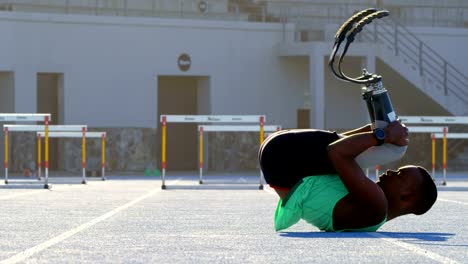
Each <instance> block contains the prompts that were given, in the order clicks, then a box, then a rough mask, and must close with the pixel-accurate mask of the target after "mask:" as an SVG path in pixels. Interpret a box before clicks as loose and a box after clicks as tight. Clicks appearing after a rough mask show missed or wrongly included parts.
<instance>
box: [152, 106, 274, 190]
mask: <svg viewBox="0 0 468 264" xmlns="http://www.w3.org/2000/svg"><path fill="white" fill-rule="evenodd" d="M160 122H161V141H162V142H161V172H162V173H161V182H162V184H161V189H163V190H165V189H166V188H167V186H166V162H167V160H166V148H167V144H166V143H167V142H166V139H167V137H166V133H167V123H196V124H204V123H218V124H219V123H258V124H259V125H260V136H259V140H260V142H262V143H263V140H264V134H263V127H264V125H265V122H266V119H265V115H160Z"/></svg>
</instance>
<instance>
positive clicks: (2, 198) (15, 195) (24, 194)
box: [0, 190, 44, 200]
mask: <svg viewBox="0 0 468 264" xmlns="http://www.w3.org/2000/svg"><path fill="white" fill-rule="evenodd" d="M38 192H44V190H36V191H32V192H25V193H15V194H10V195H3V196H0V200H8V199H12V198H17V197H21V196H26V195H30V194H35V193H38Z"/></svg>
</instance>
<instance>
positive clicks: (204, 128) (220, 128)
mask: <svg viewBox="0 0 468 264" xmlns="http://www.w3.org/2000/svg"><path fill="white" fill-rule="evenodd" d="M280 130H281V126H275V125H264V126H263V133H264V134H265V132H276V131H280ZM204 132H258V133H262V130H261V126H258V125H257V126H256V125H199V126H198V148H199V158H198V159H199V181H198V183H199V184H203V165H204V160H203V158H204V155H203V141H204V139H203V138H204ZM264 138H265V136H263V139H264ZM259 142H260V144H259V147H260V145H261V144H262V143H263V141H262V137H260V140H259ZM262 177H263V173H262V171H261V170H260V178H259V187H258V188H259V189H260V190H262V189H263V183H262Z"/></svg>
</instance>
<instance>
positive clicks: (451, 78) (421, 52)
mask: <svg viewBox="0 0 468 264" xmlns="http://www.w3.org/2000/svg"><path fill="white" fill-rule="evenodd" d="M371 28H372V27H371ZM368 32H369V31H367V32H366V33H367V34H366V33H364V34H362V35H363V37H364V38H365V39H366V40H368V41H372V42H375V43H377V42H378V43H382V44H384V45H386V46H387V47H388V48H390V49H392V50H393V52H394V55H395V56H398V57H401V58H402V59H403V60H404V61H406V62H407V63H410V64H412V65H413V66H414V67H416V68H417V71H418V73H419V75H420V76H421V77H423V78H425V79H426V80H427V81H429V82H431V83H432V84H433V85H434V87H436V88H437V89H438V90H439V91H441V92H443V94H445V95H446V96H455V97H456V98H458V99H459V100H460V101H462V102H463V103H464V104H465V105H466V106H467V107H466V109H468V77H467V76H466V75H465V74H463V73H461V72H460V71H459V70H458V69H457V68H456V67H455V66H453V65H452V64H451V63H449V62H448V61H447V60H446V59H445V58H444V57H442V56H441V55H440V54H439V53H437V52H436V51H435V50H433V49H432V48H431V47H429V46H428V45H427V44H425V43H424V42H423V41H422V40H421V39H419V38H418V37H417V36H416V35H415V34H414V33H412V32H411V31H410V30H408V29H407V28H406V27H404V26H403V25H402V24H401V23H398V22H397V21H396V20H395V19H386V22H385V25H383V22H377V23H374V26H373V29H371V32H370V33H368ZM420 88H421V89H424V88H425V87H420ZM462 114H465V113H462Z"/></svg>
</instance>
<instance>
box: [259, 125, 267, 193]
mask: <svg viewBox="0 0 468 264" xmlns="http://www.w3.org/2000/svg"><path fill="white" fill-rule="evenodd" d="M264 126H265V117H264V116H260V145H259V147H260V146H261V145H262V144H263V140H265V134H264V133H265V131H264ZM262 178H263V171H262V170H260V183H259V184H260V185H259V186H258V189H259V190H263V182H262Z"/></svg>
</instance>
